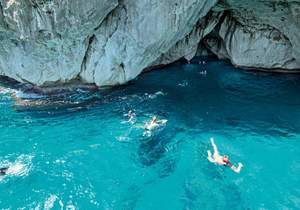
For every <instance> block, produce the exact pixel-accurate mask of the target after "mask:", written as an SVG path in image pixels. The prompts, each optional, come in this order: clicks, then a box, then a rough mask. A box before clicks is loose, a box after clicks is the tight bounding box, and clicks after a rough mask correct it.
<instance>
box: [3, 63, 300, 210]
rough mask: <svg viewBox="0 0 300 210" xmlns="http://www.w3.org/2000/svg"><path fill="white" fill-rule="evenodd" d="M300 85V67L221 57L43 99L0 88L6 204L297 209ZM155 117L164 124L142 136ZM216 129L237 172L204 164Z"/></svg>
mask: <svg viewBox="0 0 300 210" xmlns="http://www.w3.org/2000/svg"><path fill="white" fill-rule="evenodd" d="M205 71H206V74H205V73H204V72H205ZM201 72H202V73H201ZM8 92H9V91H8ZM299 93H300V76H297V75H282V74H275V75H272V74H264V73H251V72H246V71H242V70H236V69H234V68H233V67H232V66H231V65H229V64H226V63H224V62H221V61H214V60H212V61H209V62H208V63H207V64H200V65H199V64H181V63H178V64H174V65H172V66H170V67H167V68H165V69H163V70H160V71H153V72H150V73H146V74H143V75H142V76H140V77H139V78H138V79H137V80H135V81H133V82H132V83H131V84H130V85H127V86H123V87H119V88H115V89H113V90H109V91H99V92H85V91H82V90H78V91H77V92H74V93H71V94H68V95H64V96H59V97H58V99H57V98H56V99H51V98H50V99H44V100H45V101H47V102H48V105H47V106H40V107H26V108H25V107H23V108H22V107H20V106H14V101H13V100H12V98H11V97H10V94H9V93H5V92H4V93H2V94H1V95H0V121H1V124H0V137H1V141H0V148H1V149H0V165H8V166H10V167H12V168H14V169H15V171H14V173H12V174H10V175H7V176H5V177H1V179H0V192H2V193H1V195H0V198H1V199H0V207H1V209H3V208H10V209H17V208H24V209H30V208H36V209H61V208H63V209H149V210H150V209H151V210H152V209H163V210H165V209H170V210H175V209H212V210H215V209H230V210H232V209H299V208H300V188H299V186H300V157H299V155H300V135H299V133H300V97H299ZM53 101H55V102H53ZM57 101H58V102H57ZM129 110H134V112H135V114H136V118H135V119H134V123H130V122H127V120H128V117H127V116H125V115H126V113H127V112H128V111H129ZM153 115H156V116H158V117H159V118H160V119H167V120H168V122H167V124H166V126H163V127H161V128H159V129H157V130H155V131H153V132H152V133H151V134H150V135H143V133H144V130H143V128H142V126H143V124H145V122H147V121H149V120H150V118H151V117H152V116H153ZM210 137H214V138H215V142H216V144H217V145H218V147H219V150H220V152H221V153H222V154H228V155H229V156H230V158H231V160H232V162H233V163H237V162H242V163H243V164H244V168H243V169H242V171H241V173H240V174H236V173H234V172H232V171H231V170H229V169H228V168H225V167H223V166H216V165H214V164H212V163H209V162H208V161H207V159H206V151H207V150H208V149H211V146H210V142H209V138H210Z"/></svg>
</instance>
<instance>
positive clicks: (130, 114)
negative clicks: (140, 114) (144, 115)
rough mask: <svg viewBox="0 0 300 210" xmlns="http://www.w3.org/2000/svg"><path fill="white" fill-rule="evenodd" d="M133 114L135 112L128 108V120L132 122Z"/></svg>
mask: <svg viewBox="0 0 300 210" xmlns="http://www.w3.org/2000/svg"><path fill="white" fill-rule="evenodd" d="M135 116H136V115H135V113H134V112H133V111H132V110H129V112H128V113H127V117H128V122H130V123H134V118H135Z"/></svg>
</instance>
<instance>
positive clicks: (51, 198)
mask: <svg viewBox="0 0 300 210" xmlns="http://www.w3.org/2000/svg"><path fill="white" fill-rule="evenodd" d="M57 199H58V197H57V196H56V195H52V194H51V195H50V196H49V198H47V200H46V201H45V204H44V209H45V210H49V209H52V208H53V207H54V203H55V201H56V200H57Z"/></svg>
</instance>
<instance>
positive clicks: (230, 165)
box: [224, 162, 233, 168]
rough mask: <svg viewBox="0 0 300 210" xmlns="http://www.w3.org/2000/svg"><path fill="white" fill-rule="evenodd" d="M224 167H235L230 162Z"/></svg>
mask: <svg viewBox="0 0 300 210" xmlns="http://www.w3.org/2000/svg"><path fill="white" fill-rule="evenodd" d="M224 166H228V167H229V168H231V167H232V166H233V165H232V163H230V162H227V163H226V164H225V165H224Z"/></svg>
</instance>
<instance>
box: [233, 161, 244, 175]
mask: <svg viewBox="0 0 300 210" xmlns="http://www.w3.org/2000/svg"><path fill="white" fill-rule="evenodd" d="M242 167H243V164H242V163H239V164H238V166H237V167H235V166H234V165H231V166H230V169H231V170H233V171H234V172H235V173H240V171H241V170H242Z"/></svg>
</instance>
